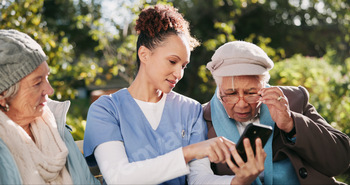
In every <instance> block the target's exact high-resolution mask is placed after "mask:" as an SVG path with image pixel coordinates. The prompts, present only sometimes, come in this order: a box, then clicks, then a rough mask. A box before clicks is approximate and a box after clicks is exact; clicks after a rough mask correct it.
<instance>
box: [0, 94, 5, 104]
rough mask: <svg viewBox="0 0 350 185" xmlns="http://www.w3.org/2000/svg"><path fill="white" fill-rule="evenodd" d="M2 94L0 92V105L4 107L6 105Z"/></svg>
mask: <svg viewBox="0 0 350 185" xmlns="http://www.w3.org/2000/svg"><path fill="white" fill-rule="evenodd" d="M3 97H4V96H3V94H0V106H1V107H5V106H6V99H5V98H3Z"/></svg>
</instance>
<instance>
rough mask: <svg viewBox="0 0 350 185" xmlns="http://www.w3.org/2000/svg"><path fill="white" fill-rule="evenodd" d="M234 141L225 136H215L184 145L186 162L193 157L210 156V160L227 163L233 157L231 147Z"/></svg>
mask: <svg viewBox="0 0 350 185" xmlns="http://www.w3.org/2000/svg"><path fill="white" fill-rule="evenodd" d="M232 146H234V143H233V142H232V141H230V140H228V139H226V138H225V137H215V138H212V139H208V140H205V141H202V142H199V143H195V144H192V145H188V146H186V147H184V148H183V149H182V150H183V153H184V157H185V161H186V163H188V162H189V161H191V160H192V159H202V158H204V157H208V158H209V160H210V162H213V163H225V161H226V159H227V158H230V157H231V152H230V150H229V148H230V147H232Z"/></svg>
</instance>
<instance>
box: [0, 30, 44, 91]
mask: <svg viewBox="0 0 350 185" xmlns="http://www.w3.org/2000/svg"><path fill="white" fill-rule="evenodd" d="M46 60H47V56H46V55H45V53H44V51H43V50H42V48H41V46H40V45H39V44H38V43H37V42H36V41H34V40H33V39H32V38H31V37H29V36H28V35H27V34H25V33H22V32H19V31H17V30H0V93H2V92H4V91H5V90H7V89H8V88H10V87H11V86H13V85H14V84H16V83H17V82H19V81H20V80H21V79H22V78H24V77H25V76H27V75H28V74H30V73H31V72H33V71H34V70H35V69H36V68H37V67H38V66H39V65H40V64H41V63H42V62H44V61H46Z"/></svg>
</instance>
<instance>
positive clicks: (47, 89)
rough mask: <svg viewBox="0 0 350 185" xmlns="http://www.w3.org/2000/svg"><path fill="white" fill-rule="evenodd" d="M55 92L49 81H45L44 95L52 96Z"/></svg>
mask: <svg viewBox="0 0 350 185" xmlns="http://www.w3.org/2000/svg"><path fill="white" fill-rule="evenodd" d="M53 92H54V90H53V88H52V86H51V84H50V82H49V81H48V80H47V81H45V87H44V91H43V95H49V96H50V95H52V94H53Z"/></svg>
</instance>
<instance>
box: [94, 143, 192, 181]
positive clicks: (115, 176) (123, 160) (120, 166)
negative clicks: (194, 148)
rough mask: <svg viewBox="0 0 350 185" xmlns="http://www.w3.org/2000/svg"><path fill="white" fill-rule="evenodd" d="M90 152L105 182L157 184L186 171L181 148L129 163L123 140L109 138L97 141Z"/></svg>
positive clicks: (187, 169) (187, 168)
mask: <svg viewBox="0 0 350 185" xmlns="http://www.w3.org/2000/svg"><path fill="white" fill-rule="evenodd" d="M94 155H95V158H96V161H97V164H98V166H99V168H100V171H101V173H102V175H103V178H104V179H105V181H106V183H107V184H160V183H162V182H165V181H167V180H171V179H174V178H176V177H180V176H183V175H186V174H188V173H189V172H190V171H189V166H188V165H187V164H186V162H185V159H184V155H183V152H182V148H178V149H176V150H174V151H171V152H169V153H167V154H164V155H161V156H158V157H156V158H153V159H147V160H144V161H137V162H132V163H129V160H128V157H127V155H126V152H125V148H124V143H123V142H122V141H110V142H106V143H102V144H100V145H98V146H97V147H96V149H95V152H94Z"/></svg>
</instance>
